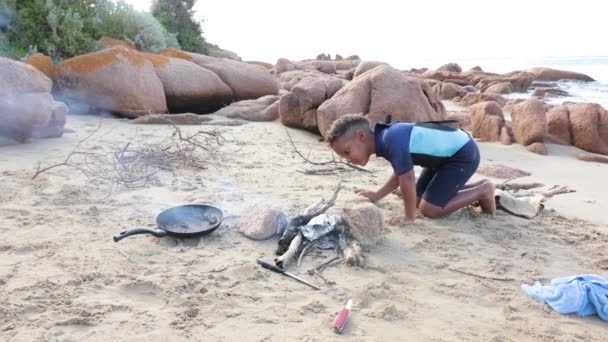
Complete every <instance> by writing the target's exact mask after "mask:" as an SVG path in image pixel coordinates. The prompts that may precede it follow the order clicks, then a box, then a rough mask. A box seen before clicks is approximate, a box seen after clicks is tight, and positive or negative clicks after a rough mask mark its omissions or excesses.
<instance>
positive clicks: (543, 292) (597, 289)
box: [521, 274, 608, 321]
mask: <svg viewBox="0 0 608 342" xmlns="http://www.w3.org/2000/svg"><path fill="white" fill-rule="evenodd" d="M521 289H522V290H524V292H526V293H527V294H528V295H530V296H531V297H533V298H535V299H537V300H539V301H541V302H543V303H547V304H549V306H551V307H552V308H553V310H555V311H557V312H559V313H561V314H569V313H577V314H579V315H581V316H588V315H599V316H600V318H601V319H603V320H605V321H607V320H608V280H606V279H605V278H603V277H600V276H598V275H595V274H581V275H577V276H573V277H565V278H556V279H553V280H551V285H550V286H542V284H541V283H539V282H536V284H534V285H533V286H529V285H526V284H524V285H522V286H521Z"/></svg>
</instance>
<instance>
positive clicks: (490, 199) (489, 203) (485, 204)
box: [479, 182, 496, 216]
mask: <svg viewBox="0 0 608 342" xmlns="http://www.w3.org/2000/svg"><path fill="white" fill-rule="evenodd" d="M480 187H481V189H482V190H483V197H482V198H481V199H480V200H479V205H480V206H481V210H482V211H483V212H484V213H486V214H489V215H491V216H494V215H496V200H495V199H494V191H495V190H496V186H494V184H492V183H491V182H487V183H483V184H481V185H480Z"/></svg>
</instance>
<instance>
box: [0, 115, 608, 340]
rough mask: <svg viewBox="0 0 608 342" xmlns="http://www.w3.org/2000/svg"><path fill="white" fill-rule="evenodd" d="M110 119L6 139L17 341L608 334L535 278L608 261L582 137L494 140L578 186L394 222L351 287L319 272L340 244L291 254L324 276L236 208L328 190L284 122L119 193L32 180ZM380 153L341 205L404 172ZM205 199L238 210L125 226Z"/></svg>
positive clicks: (512, 163)
mask: <svg viewBox="0 0 608 342" xmlns="http://www.w3.org/2000/svg"><path fill="white" fill-rule="evenodd" d="M98 124H99V118H97V117H92V116H74V115H72V116H70V117H69V118H68V127H70V128H71V129H73V130H74V133H66V134H65V135H64V136H63V137H62V138H59V139H49V140H43V141H33V142H31V143H28V144H22V145H18V144H8V143H7V142H4V145H5V146H3V147H0V151H1V152H0V227H2V229H1V230H0V340H2V341H146V342H150V341H340V340H348V341H405V340H407V341H496V342H498V341H605V339H606V323H605V322H602V321H601V320H600V319H599V318H597V317H584V318H583V317H578V316H576V315H560V314H557V313H556V312H554V311H553V310H552V309H551V308H549V307H548V306H547V305H544V304H541V303H539V302H537V301H536V300H534V299H532V298H530V297H528V296H527V295H526V294H525V293H523V292H522V291H521V289H520V285H521V284H523V283H528V284H532V283H534V281H536V280H540V281H542V282H543V283H546V282H548V281H549V280H550V279H552V278H556V277H563V276H569V275H575V274H581V273H596V274H599V275H603V276H608V251H607V249H606V244H607V243H608V226H607V225H608V218H607V215H606V214H605V213H608V202H607V201H606V200H605V195H604V194H605V193H606V192H607V191H608V183H607V182H606V176H605V175H606V174H607V171H608V165H602V164H598V163H589V162H582V161H579V160H576V159H575V158H574V157H573V155H576V154H577V153H579V152H580V151H579V150H577V149H575V148H572V147H563V146H553V145H549V154H550V156H538V155H535V154H532V153H530V152H528V151H526V150H525V149H524V148H523V147H521V146H518V145H513V146H503V145H500V144H498V143H480V146H481V151H482V166H484V165H505V166H509V167H513V168H517V169H521V170H524V171H527V172H529V173H530V174H531V175H530V176H527V177H523V178H518V179H517V180H514V181H517V182H520V181H521V182H540V183H543V184H545V187H544V188H542V189H541V190H544V189H548V188H550V187H551V186H553V185H560V186H568V187H570V188H572V189H575V190H576V191H577V192H576V193H571V194H564V195H558V196H555V197H554V198H551V199H549V200H548V201H547V203H546V206H547V207H546V210H544V211H543V212H542V213H541V215H539V216H538V217H536V218H535V219H532V220H527V219H523V218H518V217H514V216H512V215H509V214H507V213H505V212H502V211H499V212H498V214H497V216H496V217H495V218H489V217H487V216H485V215H482V214H480V213H479V210H478V209H473V208H470V209H469V208H467V209H463V210H461V211H459V212H456V213H454V214H452V215H450V216H449V217H446V218H442V219H436V220H430V219H425V218H419V219H418V220H417V221H416V224H414V225H411V226H407V227H395V226H388V225H387V227H386V229H385V234H384V236H383V238H382V239H381V240H380V241H379V242H378V244H377V245H376V246H374V247H371V248H367V249H366V250H365V255H366V258H367V262H368V265H369V267H368V268H367V269H355V268H350V267H347V266H345V265H342V264H340V265H337V266H332V267H330V268H328V269H327V270H325V271H324V272H323V275H324V276H325V277H326V278H327V279H328V280H329V281H333V282H335V285H326V284H323V281H322V280H321V279H319V278H317V277H314V276H309V275H308V274H306V272H305V271H306V270H308V269H310V268H311V267H313V266H315V265H317V264H319V263H321V262H323V261H324V260H327V258H330V257H332V256H333V255H332V254H331V253H330V252H326V253H325V254H323V255H310V256H307V257H306V258H304V262H303V265H302V266H301V267H296V266H291V267H290V270H291V271H292V272H295V273H298V274H300V275H302V276H303V277H305V278H307V279H309V280H311V281H313V282H315V283H317V284H321V285H322V287H323V288H324V289H323V290H322V291H315V290H313V289H311V288H308V287H307V286H305V285H303V284H300V283H298V282H296V281H294V280H292V279H289V278H287V277H283V276H280V275H278V274H276V273H272V272H269V271H266V270H264V269H261V268H260V267H259V266H258V265H256V263H255V260H256V258H259V257H261V258H264V259H266V260H269V261H270V260H272V258H273V252H274V250H275V248H276V238H273V239H270V240H266V241H253V240H249V239H247V238H245V237H243V236H242V235H240V234H239V233H238V232H237V229H238V217H236V216H238V215H239V214H240V213H241V211H242V210H243V209H244V208H246V207H247V206H250V205H253V204H255V203H260V202H265V203H271V204H274V205H276V206H279V207H280V208H282V209H284V210H285V211H286V212H287V213H289V214H293V213H295V212H296V211H297V210H299V209H302V208H304V207H306V206H308V205H309V204H311V203H313V202H315V201H316V200H318V199H319V198H321V197H325V198H329V197H330V196H331V194H332V192H333V190H334V188H335V186H336V184H337V183H338V181H339V177H338V176H336V175H327V176H314V175H305V174H302V173H299V172H297V171H298V170H300V171H302V170H307V169H311V168H313V166H312V165H310V164H305V163H303V162H302V159H301V158H300V157H299V156H298V155H296V154H295V153H294V152H293V148H292V146H291V144H290V142H289V139H288V137H287V134H286V129H285V127H283V126H282V125H281V124H280V123H279V122H269V123H248V124H246V125H243V126H237V127H210V128H204V129H219V130H221V131H223V132H224V133H225V135H226V136H227V137H228V139H229V141H228V142H227V143H226V144H225V146H224V147H223V148H222V149H221V150H220V152H219V153H218V154H217V155H216V156H215V158H209V159H208V160H207V162H206V166H207V168H206V169H204V170H198V169H193V168H187V167H184V168H180V169H177V170H176V171H175V172H174V174H171V173H168V172H164V173H158V174H156V175H154V176H153V180H152V182H151V183H150V184H149V185H148V186H146V187H143V188H138V189H120V190H119V191H116V192H114V193H110V192H109V186H108V185H107V184H105V183H103V182H101V181H99V180H96V179H87V178H86V177H85V176H83V175H82V174H81V173H80V172H79V171H78V170H75V169H72V168H67V167H58V168H55V169H53V170H50V171H48V172H45V173H42V174H40V175H39V176H38V177H37V178H36V179H34V180H32V179H31V178H32V175H33V174H34V172H35V170H36V167H37V164H38V162H39V161H40V162H41V164H42V166H43V167H44V166H48V165H51V164H54V163H58V162H61V161H62V160H63V159H65V157H66V156H67V155H68V154H69V153H70V151H72V150H73V149H74V146H75V145H76V144H77V143H78V141H79V140H81V139H83V138H84V137H86V136H87V135H89V134H90V133H92V132H95V130H96V129H97V126H98ZM182 129H183V130H184V131H188V132H193V131H195V130H198V129H201V128H200V127H191V126H190V127H186V126H184V127H183V128H182ZM170 132H172V129H171V128H170V127H166V126H151V125H150V126H147V125H133V124H130V123H128V121H127V120H120V119H110V118H104V119H103V120H102V122H101V128H100V129H99V131H97V133H95V135H93V136H92V137H91V138H89V139H88V140H87V141H86V142H85V143H83V145H82V146H81V149H85V150H87V151H95V152H100V151H112V150H116V149H117V148H118V149H119V148H120V146H124V145H125V144H126V143H127V142H129V141H132V142H134V143H137V142H141V141H152V140H155V139H161V138H164V137H166V136H167V135H168V134H170ZM290 132H291V135H292V137H293V139H294V141H295V144H296V145H297V146H298V148H299V149H300V150H302V152H304V153H305V154H306V155H309V158H310V159H311V160H316V161H323V160H330V159H331V154H330V150H329V149H328V147H327V146H326V145H325V144H324V143H322V142H319V137H318V136H316V135H313V134H310V133H307V132H304V131H298V130H290ZM367 168H368V169H369V170H370V171H372V172H373V173H365V172H359V171H352V172H351V171H348V172H347V171H344V172H342V178H343V185H344V189H343V190H342V191H341V192H340V194H339V197H338V200H337V203H336V206H338V207H344V206H347V205H348V204H349V203H353V202H356V201H360V199H358V198H357V197H356V195H355V194H353V189H354V188H355V187H365V188H371V189H375V188H377V187H379V186H381V185H382V184H383V182H384V181H385V179H386V178H387V177H388V176H389V174H390V171H391V170H390V166H389V165H388V164H387V163H386V162H385V161H383V160H377V159H375V158H374V157H372V160H371V162H370V163H369V164H368V166H367ZM476 177H477V178H479V176H476ZM494 180H495V181H497V182H500V181H503V180H501V179H494ZM189 203H204V204H211V205H215V206H217V207H219V208H221V209H222V210H223V211H224V213H225V215H226V216H228V218H227V219H226V220H225V221H224V222H223V224H222V225H221V226H220V228H219V229H218V230H217V231H215V232H214V233H212V234H210V235H209V236H205V237H201V238H193V239H175V238H171V237H165V238H162V239H158V238H155V237H152V236H150V235H139V236H134V237H129V238H126V239H125V240H123V241H121V242H119V243H114V242H113V241H112V236H114V235H115V234H117V233H118V232H120V231H122V230H125V229H128V228H134V227H146V226H147V227H154V222H155V217H156V215H157V214H158V213H159V212H160V211H162V210H163V209H165V208H168V207H172V206H176V205H181V204H189ZM378 206H379V207H380V208H381V210H382V212H383V214H384V217H385V219H388V218H390V217H392V216H394V215H397V214H400V213H401V212H402V203H401V202H400V199H399V198H398V197H396V196H394V195H389V196H388V197H387V198H385V199H383V200H382V201H380V202H379V203H378ZM492 278H494V279H492ZM348 298H352V299H353V310H352V313H351V316H350V321H349V325H348V327H347V329H346V331H345V336H338V335H335V334H334V333H333V332H332V330H331V328H330V327H331V325H332V323H333V320H334V318H335V316H336V315H337V313H338V312H339V311H340V309H341V308H342V307H343V306H344V304H345V303H346V301H347V299H348Z"/></svg>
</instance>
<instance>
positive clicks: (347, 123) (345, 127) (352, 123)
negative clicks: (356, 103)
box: [325, 114, 373, 145]
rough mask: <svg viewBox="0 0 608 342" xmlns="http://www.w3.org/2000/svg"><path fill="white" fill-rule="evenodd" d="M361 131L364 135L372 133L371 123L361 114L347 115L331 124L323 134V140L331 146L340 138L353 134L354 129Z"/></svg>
mask: <svg viewBox="0 0 608 342" xmlns="http://www.w3.org/2000/svg"><path fill="white" fill-rule="evenodd" d="M359 128H360V129H363V130H365V132H366V133H370V134H371V133H373V131H372V127H371V123H370V122H369V120H368V119H367V117H366V116H363V115H362V114H347V115H344V116H342V117H340V118H338V119H337V120H336V121H334V122H333V123H332V124H331V127H330V128H329V131H327V133H326V134H325V140H326V141H327V142H328V143H329V144H330V145H331V144H333V143H334V142H335V141H336V140H338V138H340V137H341V136H343V135H345V134H347V133H350V132H353V131H354V130H356V129H359Z"/></svg>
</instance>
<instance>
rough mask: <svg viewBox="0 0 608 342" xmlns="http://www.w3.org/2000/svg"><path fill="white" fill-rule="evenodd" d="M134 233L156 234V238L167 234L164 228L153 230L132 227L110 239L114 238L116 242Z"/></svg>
mask: <svg viewBox="0 0 608 342" xmlns="http://www.w3.org/2000/svg"><path fill="white" fill-rule="evenodd" d="M136 234H152V235H154V236H156V237H157V238H162V237H164V236H167V232H166V231H164V230H153V229H150V228H133V229H129V230H125V231H122V232H120V233H118V235H116V236H114V237H113V238H112V239H113V240H114V242H118V241H120V240H122V239H124V238H126V237H128V236H131V235H136Z"/></svg>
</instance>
